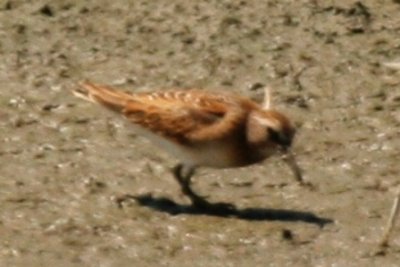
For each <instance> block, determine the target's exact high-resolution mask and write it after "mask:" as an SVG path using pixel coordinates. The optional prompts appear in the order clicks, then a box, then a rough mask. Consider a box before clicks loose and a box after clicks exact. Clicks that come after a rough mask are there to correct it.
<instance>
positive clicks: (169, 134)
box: [74, 82, 301, 204]
mask: <svg viewBox="0 0 400 267" xmlns="http://www.w3.org/2000/svg"><path fill="white" fill-rule="evenodd" d="M74 94H75V95H76V96H78V97H81V98H84V99H86V100H89V101H92V102H96V103H99V104H101V105H103V106H105V107H107V108H108V109H110V110H113V111H115V112H117V113H120V114H122V115H123V116H124V117H126V118H127V119H128V120H129V121H130V122H132V124H133V125H134V127H135V129H136V131H137V132H138V133H139V134H142V135H144V136H145V137H147V138H149V139H151V140H152V141H153V142H154V143H156V144H157V145H159V146H160V147H162V148H163V149H165V150H167V151H168V152H169V153H171V154H172V155H174V156H175V157H177V158H178V159H179V160H180V162H181V165H180V166H179V167H177V168H176V169H175V176H180V177H176V178H177V179H178V181H179V182H180V184H181V186H182V187H185V186H186V187H187V188H186V189H187V190H190V192H185V189H184V188H182V189H183V191H184V193H186V194H188V195H189V197H191V199H192V201H193V202H194V204H199V203H197V202H198V201H200V200H199V199H197V198H196V199H193V196H191V194H194V193H193V191H191V189H190V187H189V185H190V176H191V174H192V173H193V170H194V168H195V167H197V166H210V167H217V168H227V167H238V166H245V165H249V164H253V163H256V162H259V161H261V160H263V159H265V158H266V157H268V156H270V155H272V154H273V153H276V152H282V151H283V152H287V151H288V148H289V147H290V146H291V143H292V140H293V137H294V133H295V130H294V127H293V126H292V124H291V123H290V121H289V119H288V118H287V117H286V116H284V115H283V114H282V113H279V112H278V111H275V110H273V109H270V107H269V98H268V97H267V96H266V101H265V105H264V106H262V105H259V104H257V103H256V102H254V101H252V100H250V99H248V98H245V97H242V96H239V95H235V94H230V93H222V92H219V93H214V92H209V91H201V90H171V91H158V92H151V93H143V92H142V93H128V92H124V91H120V90H115V89H113V88H111V87H107V86H102V85H96V84H93V83H90V82H84V83H82V85H81V88H79V89H77V90H75V91H74ZM289 161H290V164H291V167H292V168H293V170H294V172H295V174H296V177H297V178H298V179H299V180H301V174H300V171H299V168H298V167H297V165H296V163H295V161H294V159H293V157H291V156H290V157H289ZM185 173H186V174H185ZM189 174H190V175H189ZM182 183H186V185H185V184H182ZM188 188H189V189H188ZM187 190H186V191H187ZM200 204H204V203H200Z"/></svg>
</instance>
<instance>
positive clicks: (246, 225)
mask: <svg viewBox="0 0 400 267" xmlns="http://www.w3.org/2000/svg"><path fill="white" fill-rule="evenodd" d="M399 14H400V4H399V1H394V0H392V1H389V0H381V1H376V0H368V1H362V4H361V1H360V2H356V1H347V0H346V1H345V0H343V1H334V0H333V1H313V0H309V1H307V0H301V1H297V0H296V1H295V0H292V1H290V0H287V1H278V0H275V1H274V0H270V1H255V0H254V1H220V0H209V1H185V0H173V1H152V0H151V1H149V0H134V1H125V0H117V1H105V0H96V1H95V0H88V1H73V0H57V1H44V0H38V1H28V0H8V1H4V0H3V1H0V88H1V89H0V129H1V130H0V140H1V146H0V236H1V241H0V266H399V264H400V227H399V223H398V224H397V226H396V228H395V229H394V231H393V235H392V237H391V240H390V245H391V246H390V247H389V248H387V250H385V251H382V252H381V253H376V251H377V244H378V242H379V238H380V236H381V234H382V231H383V227H384V225H385V220H386V218H387V215H388V213H389V209H390V205H391V202H392V199H393V197H394V190H395V188H396V186H399V184H400V180H399V169H400V166H399V163H398V162H399V158H400V139H399V129H400V72H399V70H396V65H395V64H390V63H396V62H399V61H400V16H399ZM397 68H398V65H397ZM85 79H89V80H92V81H95V82H98V83H103V84H109V85H113V86H116V87H121V88H124V89H127V90H132V91H133V90H137V91H141V90H142V91H147V90H160V89H165V88H171V87H182V88H194V87H195V88H202V89H207V90H230V91H235V92H237V93H240V94H243V95H247V96H249V97H252V98H254V99H260V97H262V93H263V89H262V87H263V86H264V85H269V86H271V87H272V88H273V90H272V93H273V103H274V104H275V106H276V107H277V108H279V109H280V110H282V111H284V112H285V113H286V114H288V115H289V116H290V117H291V118H293V120H294V121H295V122H296V124H297V125H298V128H299V131H298V135H297V137H296V142H295V146H294V150H295V151H296V154H297V155H298V160H299V164H300V165H301V166H302V168H303V169H304V171H305V175H306V179H307V180H308V181H310V182H311V183H312V184H314V185H315V189H314V190H310V189H308V188H304V187H301V186H299V185H297V184H296V183H295V182H294V180H293V177H292V175H291V172H290V170H289V169H288V167H287V166H286V165H285V164H284V163H283V162H282V161H281V160H279V159H278V158H271V159H268V160H267V161H265V162H264V163H263V164H258V165H255V166H251V167H247V168H241V169H227V170H212V169H200V170H199V172H198V173H197V174H196V176H195V178H194V180H195V181H194V187H195V188H196V190H197V191H198V192H199V193H201V194H204V195H207V196H208V197H209V200H210V201H224V202H228V203H232V204H234V205H235V206H236V207H237V209H236V210H234V211H232V212H231V213H227V214H224V213H216V214H213V213H212V212H199V211H197V210H195V209H192V208H191V207H189V206H188V203H189V202H188V200H187V199H186V198H185V197H184V196H182V194H181V193H180V191H179V188H178V185H177V184H176V182H175V181H174V179H173V177H172V175H171V173H170V168H171V167H172V166H174V164H176V161H175V160H174V159H173V158H171V157H169V156H168V155H167V154H166V153H165V152H163V151H160V150H158V149H157V148H156V147H154V146H153V145H152V144H150V143H149V142H148V141H147V140H145V139H143V138H141V137H138V136H136V135H135V134H134V132H132V131H131V129H130V128H129V127H128V126H127V124H126V123H125V122H124V121H123V120H122V119H120V118H117V117H114V116H113V115H112V114H110V113H108V112H107V111H105V110H103V109H101V108H100V107H98V106H95V105H92V104H90V103H86V102H84V101H81V100H79V99H76V98H74V97H73V96H72V95H71V93H70V90H71V89H73V88H76V86H77V85H76V84H77V82H79V81H81V80H85ZM127 194H128V195H130V196H131V197H123V196H124V195H127ZM330 221H331V223H330Z"/></svg>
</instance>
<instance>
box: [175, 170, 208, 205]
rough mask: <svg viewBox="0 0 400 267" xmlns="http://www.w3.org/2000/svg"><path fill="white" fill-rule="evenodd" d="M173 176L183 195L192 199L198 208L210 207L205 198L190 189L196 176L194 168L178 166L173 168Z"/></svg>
mask: <svg viewBox="0 0 400 267" xmlns="http://www.w3.org/2000/svg"><path fill="white" fill-rule="evenodd" d="M172 171H173V174H174V177H175V179H176V180H177V181H178V183H179V185H180V186H181V190H182V193H184V194H185V195H186V196H188V197H189V198H190V200H191V201H192V204H193V205H194V206H196V207H207V206H209V205H210V203H209V202H207V201H206V200H205V199H204V198H203V197H201V196H199V195H197V194H196V193H195V192H194V191H193V190H192V188H190V184H191V180H190V179H191V178H192V176H193V174H194V168H193V167H189V166H185V165H183V164H178V165H177V166H175V167H174V168H173V170H172Z"/></svg>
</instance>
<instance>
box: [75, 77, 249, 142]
mask: <svg viewBox="0 0 400 267" xmlns="http://www.w3.org/2000/svg"><path fill="white" fill-rule="evenodd" d="M74 94H75V95H76V96H78V97H82V98H84V99H86V100H89V101H92V102H97V103H100V104H102V105H104V106H106V107H107V108H109V109H111V110H113V111H116V112H118V113H121V114H123V115H124V116H125V117H126V118H127V119H128V120H130V121H131V122H133V123H135V124H137V125H140V126H141V127H143V128H145V129H148V130H150V131H152V132H154V133H157V134H160V135H162V136H165V137H167V138H169V139H173V140H175V141H178V142H189V143H190V142H201V141H207V140H215V139H220V138H224V137H226V136H227V135H229V134H231V133H233V132H235V129H238V128H239V127H240V126H241V125H243V123H244V122H245V121H246V120H245V118H246V116H247V115H248V107H249V106H251V104H252V102H250V101H249V100H247V99H244V98H241V97H239V96H235V95H230V94H213V93H207V92H204V91H200V90H187V91H185V90H175V91H159V92H152V93H128V92H124V91H119V90H115V89H113V88H110V87H107V86H102V85H96V84H92V83H90V82H84V83H83V84H82V86H81V88H80V89H77V90H75V91H74Z"/></svg>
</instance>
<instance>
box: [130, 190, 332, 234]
mask: <svg viewBox="0 0 400 267" xmlns="http://www.w3.org/2000/svg"><path fill="white" fill-rule="evenodd" d="M125 197H128V198H131V199H134V200H135V201H136V202H137V203H138V204H139V205H141V206H144V207H148V208H150V209H153V210H157V211H161V212H165V213H168V214H171V215H179V214H190V215H210V216H217V217H224V218H226V217H230V218H238V219H243V220H248V221H287V222H305V223H310V224H315V225H318V226H319V227H321V228H322V227H324V226H325V225H326V224H329V223H333V220H332V219H329V218H323V217H319V216H317V215H315V214H314V213H312V212H306V211H294V210H285V209H268V208H243V209H239V208H237V207H235V206H233V205H226V204H221V203H215V204H212V203H210V204H209V206H207V207H201V208H199V207H196V206H193V205H184V204H179V203H176V202H174V201H173V200H170V199H168V198H164V197H153V196H152V195H151V194H143V195H138V196H133V195H128V196H127V195H126V196H125Z"/></svg>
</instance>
